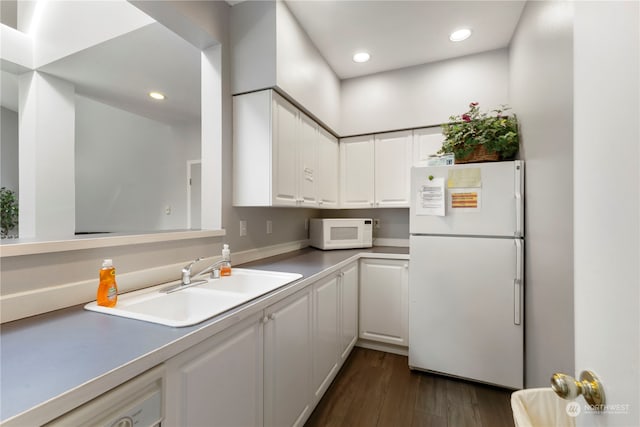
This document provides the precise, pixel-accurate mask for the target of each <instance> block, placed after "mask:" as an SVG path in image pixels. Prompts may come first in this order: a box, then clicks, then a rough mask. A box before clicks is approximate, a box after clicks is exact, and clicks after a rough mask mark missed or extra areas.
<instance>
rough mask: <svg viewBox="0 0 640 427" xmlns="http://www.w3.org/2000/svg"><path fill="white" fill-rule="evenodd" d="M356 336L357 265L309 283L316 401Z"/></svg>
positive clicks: (351, 346) (346, 355)
mask: <svg viewBox="0 0 640 427" xmlns="http://www.w3.org/2000/svg"><path fill="white" fill-rule="evenodd" d="M357 339H358V264H357V263H356V262H354V263H353V264H350V265H348V266H347V267H345V268H343V269H342V270H340V271H339V272H337V273H335V274H331V275H329V276H327V277H325V278H324V279H321V280H319V281H318V282H316V283H315V284H314V285H313V391H314V400H315V402H316V403H317V402H318V401H319V400H320V399H321V398H322V395H323V394H324V393H325V391H326V390H327V388H328V387H329V385H330V384H331V381H332V380H333V379H334V378H335V376H336V374H337V373H338V370H339V369H340V366H342V363H343V362H344V361H345V360H346V358H347V357H348V356H349V354H350V352H351V350H352V349H353V346H354V345H355V343H356V341H357Z"/></svg>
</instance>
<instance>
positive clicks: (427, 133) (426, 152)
mask: <svg viewBox="0 0 640 427" xmlns="http://www.w3.org/2000/svg"><path fill="white" fill-rule="evenodd" d="M443 142H444V135H443V134H442V128H441V127H440V126H436V127H430V128H423V129H414V131H413V165H414V166H420V165H424V164H425V162H426V161H427V160H429V156H431V155H434V154H436V153H437V152H438V150H440V148H442V143H443Z"/></svg>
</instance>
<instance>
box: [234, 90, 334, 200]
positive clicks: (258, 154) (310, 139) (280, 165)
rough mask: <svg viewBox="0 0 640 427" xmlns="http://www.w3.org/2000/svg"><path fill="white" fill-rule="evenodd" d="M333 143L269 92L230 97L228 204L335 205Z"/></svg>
mask: <svg viewBox="0 0 640 427" xmlns="http://www.w3.org/2000/svg"><path fill="white" fill-rule="evenodd" d="M337 165H338V142H337V139H336V138H334V137H333V135H331V134H330V133H329V132H327V131H326V130H324V129H323V128H322V127H320V126H319V125H318V124H317V123H316V122H315V121H314V120H313V119H311V118H310V117H309V116H307V115H306V114H304V113H303V112H301V111H300V110H298V108H296V107H295V106H294V105H293V104H291V103H290V102H289V101H287V100H286V99H284V98H283V97H282V96H280V95H279V94H278V93H276V92H274V91H273V90H264V91H259V92H252V93H248V94H244V95H238V96H234V97H233V205H234V206H298V207H322V208H324V207H326V208H335V207H337V206H338V177H337V176H336V174H337Z"/></svg>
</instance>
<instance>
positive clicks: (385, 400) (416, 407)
mask: <svg viewBox="0 0 640 427" xmlns="http://www.w3.org/2000/svg"><path fill="white" fill-rule="evenodd" d="M510 397H511V391H510V390H505V389H501V388H498V387H491V386H486V385H482V384H476V383H472V382H468V381H463V380H457V379H451V378H447V377H443V376H439V375H432V374H428V373H424V372H417V371H411V370H410V369H409V367H408V361H407V358H406V357H405V356H398V355H395V354H390V353H383V352H380V351H374V350H368V349H364V348H359V347H356V348H354V350H353V352H352V353H351V356H349V359H348V360H347V361H346V362H345V364H344V366H343V367H342V370H341V371H340V372H339V373H338V376H337V377H336V379H335V380H334V381H333V384H332V385H331V387H330V388H329V390H327V393H326V394H325V395H324V397H323V398H322V400H321V401H320V403H318V406H317V407H316V409H315V411H314V412H313V413H312V414H311V417H310V418H309V420H308V421H307V423H306V424H305V426H306V427H339V426H344V427H347V426H349V427H353V426H357V427H396V426H399V427H400V426H402V427H404V426H406V427H410V426H434V427H447V426H448V427H465V426H469V427H502V426H505V427H507V426H508V427H512V426H513V425H514V423H513V418H512V415H511V406H510Z"/></svg>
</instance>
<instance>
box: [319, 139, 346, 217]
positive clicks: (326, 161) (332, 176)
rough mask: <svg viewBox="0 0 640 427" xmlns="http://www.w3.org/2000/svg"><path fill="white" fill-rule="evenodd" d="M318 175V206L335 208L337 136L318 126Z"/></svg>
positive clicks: (337, 198)
mask: <svg viewBox="0 0 640 427" xmlns="http://www.w3.org/2000/svg"><path fill="white" fill-rule="evenodd" d="M317 136H318V173H317V174H316V175H317V177H318V180H317V183H316V191H317V193H316V194H317V197H318V207H320V208H325V209H327V208H337V207H338V206H339V205H338V203H339V197H338V194H339V193H338V190H339V176H338V165H339V162H340V148H339V146H338V138H336V137H335V136H333V135H331V134H330V133H329V132H327V131H326V130H324V129H323V128H321V127H318V134H317Z"/></svg>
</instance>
